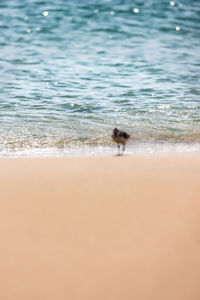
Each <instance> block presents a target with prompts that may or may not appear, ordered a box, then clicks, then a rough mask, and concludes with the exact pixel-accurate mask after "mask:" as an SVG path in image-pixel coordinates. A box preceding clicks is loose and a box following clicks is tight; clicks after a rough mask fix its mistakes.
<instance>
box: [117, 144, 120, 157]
mask: <svg viewBox="0 0 200 300" xmlns="http://www.w3.org/2000/svg"><path fill="white" fill-rule="evenodd" d="M117 147H118V151H119V153H118V155H120V144H118V145H117Z"/></svg>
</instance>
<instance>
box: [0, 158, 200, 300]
mask: <svg viewBox="0 0 200 300" xmlns="http://www.w3.org/2000/svg"><path fill="white" fill-rule="evenodd" d="M0 203H1V209H0V299H2V300H8V299H9V300H36V299H37V300H46V299H48V300H55V299H58V300H74V299H76V300H83V299H84V300H86V299H87V300H119V299H120V300H122V299H123V300H129V299H130V300H133V299H135V300H144V299H145V300H161V299H162V300H166V299H167V300H179V299H180V300H199V299H200V155H174V156H170V155H169V156H156V155H155V156H154V155H152V156H124V157H78V158H77V157H74V158H20V159H1V160H0Z"/></svg>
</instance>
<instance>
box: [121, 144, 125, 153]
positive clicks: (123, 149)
mask: <svg viewBox="0 0 200 300" xmlns="http://www.w3.org/2000/svg"><path fill="white" fill-rule="evenodd" d="M122 151H123V153H124V151H125V144H124V145H123V148H122Z"/></svg>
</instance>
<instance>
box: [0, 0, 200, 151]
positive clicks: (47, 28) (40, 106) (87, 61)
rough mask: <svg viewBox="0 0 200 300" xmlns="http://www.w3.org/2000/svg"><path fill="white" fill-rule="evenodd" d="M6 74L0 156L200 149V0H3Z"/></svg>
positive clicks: (0, 63)
mask: <svg viewBox="0 0 200 300" xmlns="http://www.w3.org/2000/svg"><path fill="white" fill-rule="evenodd" d="M0 74H1V76H0V155H1V154H2V155H7V154H9V153H18V152H20V151H21V153H31V151H33V152H34V151H35V153H42V151H43V152H44V153H52V154H53V153H61V152H62V151H65V150H66V149H68V150H69V151H71V150H70V149H76V150H77V153H78V151H79V149H80V148H81V147H87V146H90V147H93V146H95V147H96V146H98V147H100V148H98V149H102V147H109V146H110V145H112V142H111V139H110V135H111V131H112V129H113V128H114V127H119V128H122V129H124V130H127V131H128V132H129V133H130V134H131V137H132V140H131V141H130V144H132V145H141V147H143V146H144V145H148V146H146V147H147V148H148V147H150V148H151V149H153V145H156V149H157V147H158V145H161V147H162V145H163V143H164V144H165V145H172V144H175V145H176V146H175V149H179V150H178V151H182V150H183V151H184V149H186V148H187V149H193V150H194V149H200V146H199V143H200V1H199V0H184V1H181V2H180V1H165V0H161V1H157V0H146V1H139V0H138V1H130V0H123V1H122V0H115V1H114V0H111V1H107V0H103V1H96V0H95V1H89V0H83V1H78V0H73V1H67V0H52V1H51V0H49V1H42V0H38V1H37V0H6V1H5V0H1V1H0ZM142 145H143V146H142ZM149 145H150V146H149ZM144 147H145V146H144ZM105 149H107V148H105ZM148 149H149V148H148ZM99 151H101V150H99ZM152 151H153V150H152ZM72 152H73V151H72ZM70 153H71V152H70ZM73 153H74V152H73Z"/></svg>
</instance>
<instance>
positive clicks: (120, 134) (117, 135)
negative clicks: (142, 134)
mask: <svg viewBox="0 0 200 300" xmlns="http://www.w3.org/2000/svg"><path fill="white" fill-rule="evenodd" d="M129 138H130V135H129V134H128V133H127V132H125V131H122V130H119V129H117V128H115V129H113V133H112V140H113V141H114V142H115V143H117V147H118V149H119V153H118V155H120V146H121V145H122V153H121V155H123V153H124V151H125V146H126V143H127V141H128V139H129Z"/></svg>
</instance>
